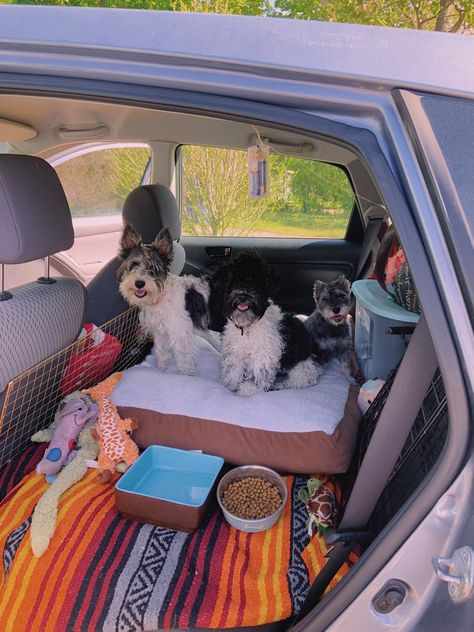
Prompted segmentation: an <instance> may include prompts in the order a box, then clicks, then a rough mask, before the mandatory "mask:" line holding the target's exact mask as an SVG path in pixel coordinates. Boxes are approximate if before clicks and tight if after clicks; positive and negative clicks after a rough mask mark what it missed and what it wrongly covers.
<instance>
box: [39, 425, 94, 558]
mask: <svg viewBox="0 0 474 632" xmlns="http://www.w3.org/2000/svg"><path fill="white" fill-rule="evenodd" d="M77 447H78V448H79V450H78V452H77V455H76V457H75V458H74V460H72V461H71V462H70V463H69V464H68V465H66V467H65V468H64V469H63V470H62V471H61V472H60V473H59V474H58V476H57V477H56V479H55V481H54V482H53V484H52V485H51V486H50V487H49V488H48V490H47V491H46V492H45V493H44V494H43V496H42V497H41V498H40V499H39V501H38V504H37V505H36V507H35V510H34V512H33V516H32V519H31V527H30V540H31V548H32V551H33V555H34V556H35V557H41V556H42V555H43V553H44V552H45V551H46V550H47V548H48V546H49V543H50V541H51V538H52V537H53V535H54V532H55V530H56V523H57V516H58V504H59V499H60V498H61V496H62V494H64V492H65V491H66V490H67V489H69V488H70V487H72V486H73V485H74V484H75V483H77V482H78V481H80V480H81V478H83V476H84V475H85V473H86V472H87V461H88V460H89V459H90V460H94V459H96V458H97V454H98V452H99V446H98V445H97V442H96V441H95V439H94V438H93V436H92V434H91V428H90V426H89V425H88V426H86V427H85V428H83V429H82V430H81V431H80V433H79V436H78V437H77Z"/></svg>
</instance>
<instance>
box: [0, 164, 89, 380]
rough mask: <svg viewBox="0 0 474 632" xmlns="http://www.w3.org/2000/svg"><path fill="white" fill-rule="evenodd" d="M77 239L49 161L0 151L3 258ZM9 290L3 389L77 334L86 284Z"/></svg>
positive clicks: (34, 254) (0, 353)
mask: <svg viewBox="0 0 474 632" xmlns="http://www.w3.org/2000/svg"><path fill="white" fill-rule="evenodd" d="M73 241H74V232H73V227H72V220H71V213H70V210H69V205H68V203H67V200H66V196H65V195H64V191H63V188H62V185H61V183H60V181H59V178H58V176H57V175H56V172H55V171H54V169H53V168H52V167H51V165H49V164H48V163H47V162H46V161H45V160H42V159H41V158H36V157H33V156H23V155H13V154H3V155H0V264H20V263H26V262H28V261H34V260H36V259H39V258H43V257H47V256H49V255H51V254H54V253H56V252H59V251H61V250H67V249H68V248H70V247H71V246H72V243H73ZM43 281H44V280H43ZM5 294H6V296H5V295H4V296H3V299H4V300H2V301H0V393H2V392H3V391H4V390H5V388H6V387H7V384H8V382H9V381H10V380H11V379H12V378H14V377H16V376H17V375H19V374H21V373H23V372H24V371H26V370H27V369H29V368H30V367H32V366H33V365H34V364H36V363H38V362H41V361H42V360H44V359H45V358H47V357H49V356H50V355H52V354H54V353H56V352H57V351H59V350H60V349H62V348H63V347H64V346H66V345H68V344H70V343H71V342H72V341H73V340H74V339H75V338H76V337H77V335H78V334H79V332H80V330H81V327H82V324H83V317H84V311H85V304H86V290H85V288H84V286H83V285H82V284H81V283H80V282H79V281H77V280H75V279H66V278H63V279H52V280H50V282H46V283H45V282H41V281H34V282H33V283H28V284H26V285H23V286H21V287H17V288H13V289H11V290H10V292H9V293H5Z"/></svg>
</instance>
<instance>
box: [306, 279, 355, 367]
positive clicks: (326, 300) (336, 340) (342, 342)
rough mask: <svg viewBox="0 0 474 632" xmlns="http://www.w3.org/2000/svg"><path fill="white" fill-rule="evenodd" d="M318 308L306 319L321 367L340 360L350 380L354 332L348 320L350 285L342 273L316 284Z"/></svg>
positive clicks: (315, 292) (315, 293)
mask: <svg viewBox="0 0 474 632" xmlns="http://www.w3.org/2000/svg"><path fill="white" fill-rule="evenodd" d="M313 296H314V301H315V303H316V309H315V310H314V312H313V313H312V314H311V315H310V316H309V317H308V318H307V320H305V325H306V328H307V330H308V331H309V333H310V335H311V344H312V348H313V352H314V353H315V355H316V357H317V358H318V360H319V361H320V362H321V363H322V364H326V363H327V362H329V361H330V360H331V359H332V358H337V359H338V360H339V361H340V365H341V371H342V372H343V373H344V375H346V376H347V377H349V378H350V377H351V353H352V331H351V325H350V322H349V319H348V318H347V316H348V314H349V308H350V298H351V284H350V281H349V280H348V279H346V277H345V276H344V275H343V274H341V275H340V276H338V277H337V279H336V280H335V281H331V282H330V283H323V282H322V281H316V282H315V283H314V289H313Z"/></svg>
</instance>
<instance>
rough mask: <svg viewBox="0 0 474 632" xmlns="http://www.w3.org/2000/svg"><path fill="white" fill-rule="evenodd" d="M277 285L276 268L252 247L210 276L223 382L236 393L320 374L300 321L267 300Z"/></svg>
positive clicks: (297, 383)
mask: <svg viewBox="0 0 474 632" xmlns="http://www.w3.org/2000/svg"><path fill="white" fill-rule="evenodd" d="M277 284H278V277H277V274H276V272H275V271H274V270H272V269H270V268H269V267H268V266H267V265H266V263H265V262H264V261H263V260H262V259H261V257H260V256H259V255H258V253H256V252H242V253H240V255H239V256H238V257H237V258H236V259H235V261H233V262H231V263H228V264H225V265H223V266H222V267H221V268H220V269H219V270H218V271H217V272H216V273H215V275H214V276H213V278H212V280H211V288H212V289H211V300H210V308H211V313H213V321H214V322H215V321H216V319H217V321H218V320H219V317H220V316H221V315H222V316H223V317H224V319H225V321H224V322H222V325H223V334H222V381H223V383H224V385H225V386H226V387H227V388H229V389H230V390H231V391H233V392H234V393H237V394H238V395H244V396H249V395H253V394H254V393H256V392H259V391H268V390H270V389H275V388H277V389H279V388H305V387H307V386H311V385H313V384H316V382H317V381H318V379H319V376H320V374H321V371H322V369H321V367H320V366H319V364H317V363H316V362H315V361H314V359H313V357H312V355H311V351H310V344H309V336H308V332H307V330H306V329H305V327H304V325H303V323H302V322H301V321H300V320H298V319H297V318H296V317H295V316H293V315H292V314H288V313H285V312H282V310H281V309H280V308H279V307H278V306H277V305H275V304H273V303H272V301H271V299H270V297H271V296H272V294H273V293H274V292H275V291H276V289H277ZM277 378H278V379H277Z"/></svg>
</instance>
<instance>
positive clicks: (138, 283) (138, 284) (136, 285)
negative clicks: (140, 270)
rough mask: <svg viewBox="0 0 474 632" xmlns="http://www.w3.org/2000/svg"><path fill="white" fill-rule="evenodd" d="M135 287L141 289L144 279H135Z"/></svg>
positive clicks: (143, 285)
mask: <svg viewBox="0 0 474 632" xmlns="http://www.w3.org/2000/svg"><path fill="white" fill-rule="evenodd" d="M135 287H136V288H137V290H141V289H142V287H145V281H135Z"/></svg>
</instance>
